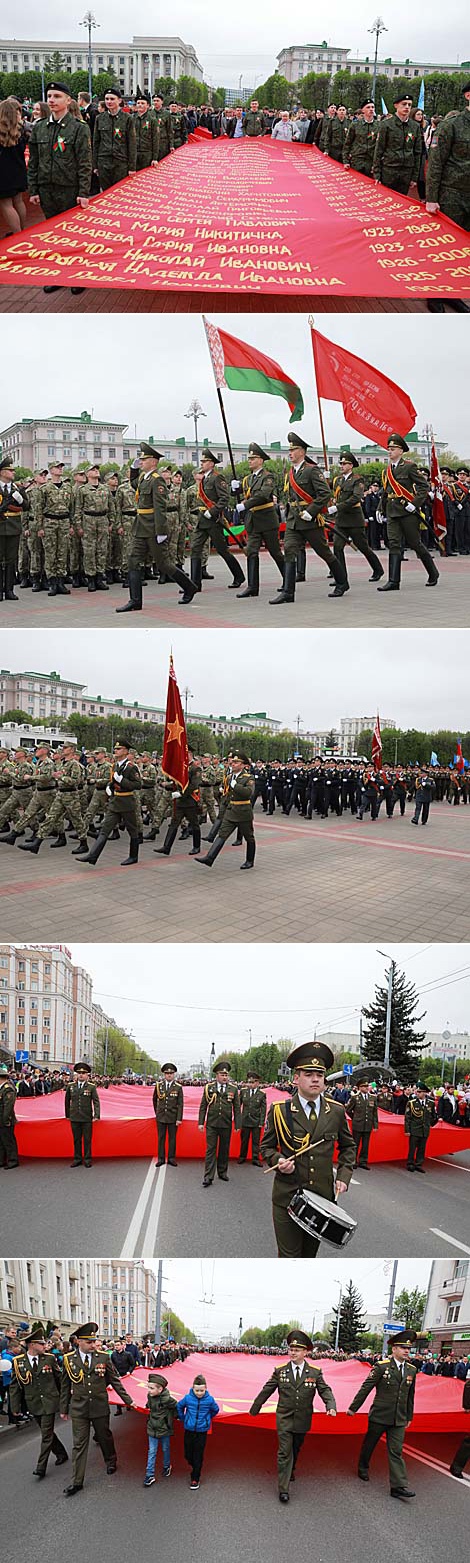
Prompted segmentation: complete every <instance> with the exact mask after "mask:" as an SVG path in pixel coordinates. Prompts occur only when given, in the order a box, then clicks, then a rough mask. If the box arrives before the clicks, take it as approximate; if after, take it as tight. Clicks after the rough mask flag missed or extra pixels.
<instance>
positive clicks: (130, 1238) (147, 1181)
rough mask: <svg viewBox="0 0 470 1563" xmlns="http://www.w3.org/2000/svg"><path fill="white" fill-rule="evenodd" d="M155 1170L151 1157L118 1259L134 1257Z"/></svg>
mask: <svg viewBox="0 0 470 1563" xmlns="http://www.w3.org/2000/svg"><path fill="white" fill-rule="evenodd" d="M156 1171H157V1169H156V1166H155V1163H154V1161H153V1158H152V1161H151V1162H149V1166H148V1169H147V1174H146V1177H145V1178H144V1182H143V1184H142V1188H141V1190H140V1194H139V1198H138V1200H137V1204H136V1207H135V1210H134V1214H133V1216H132V1219H131V1221H130V1224H129V1227H128V1230H127V1232H126V1236H125V1238H124V1242H123V1245H122V1248H121V1252H120V1255H119V1258H120V1259H134V1257H135V1255H134V1250H135V1245H136V1242H137V1238H138V1236H139V1232H140V1228H141V1226H142V1222H143V1219H144V1215H145V1211H146V1209H147V1203H148V1198H149V1194H150V1189H151V1186H152V1183H153V1180H154V1178H155V1174H156ZM137 1257H138V1258H140V1257H141V1256H140V1254H139V1255H138V1256H137Z"/></svg>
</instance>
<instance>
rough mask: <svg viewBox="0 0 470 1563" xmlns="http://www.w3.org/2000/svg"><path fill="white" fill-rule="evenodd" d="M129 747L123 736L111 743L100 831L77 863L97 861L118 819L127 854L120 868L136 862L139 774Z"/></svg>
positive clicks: (137, 848) (137, 852)
mask: <svg viewBox="0 0 470 1563" xmlns="http://www.w3.org/2000/svg"><path fill="white" fill-rule="evenodd" d="M131 748H132V744H129V743H127V739H125V738H120V739H119V741H118V743H117V744H115V746H114V763H113V764H112V765H111V767H110V773H109V781H108V785H107V788H106V794H105V796H107V798H108V803H107V808H106V813H105V816H104V820H102V822H101V825H100V833H99V836H98V839H97V841H96V842H95V845H94V847H93V848H92V851H91V852H88V851H87V852H86V853H85V854H84V853H83V852H82V853H80V855H79V854H77V863H97V862H98V858H99V857H101V853H102V852H103V850H104V848H105V846H106V842H107V841H108V839H109V836H110V835H111V834H112V832H113V830H115V828H116V826H117V825H119V824H120V823H121V822H122V823H123V824H124V825H125V827H126V830H127V832H128V835H129V857H126V858H124V859H123V861H122V863H121V868H128V867H129V866H130V865H131V864H134V863H137V862H138V857H139V825H138V818H137V807H136V799H135V794H136V793H138V792H139V791H140V788H141V786H142V777H141V774H140V771H139V768H138V766H137V765H135V763H134V761H133V760H131V759H130V756H129V750H130V749H131Z"/></svg>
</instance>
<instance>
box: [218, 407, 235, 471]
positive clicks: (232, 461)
mask: <svg viewBox="0 0 470 1563" xmlns="http://www.w3.org/2000/svg"><path fill="white" fill-rule="evenodd" d="M216 391H217V398H218V403H219V407H220V411H221V415H222V423H223V426H224V429H225V438H226V441H227V445H228V454H229V460H230V466H231V468H232V477H234V478H235V481H236V477H237V474H236V471H235V462H234V459H233V450H232V445H231V440H230V435H229V432H228V423H227V419H226V416H225V407H224V404H223V399H222V392H221V389H220V385H217V386H216Z"/></svg>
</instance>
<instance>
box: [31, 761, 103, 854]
mask: <svg viewBox="0 0 470 1563" xmlns="http://www.w3.org/2000/svg"><path fill="white" fill-rule="evenodd" d="M59 761H60V768H59V770H58V773H57V792H56V794H55V796H54V797H53V799H52V802H51V805H50V808H49V809H48V811H47V814H46V815H45V817H44V819H43V820H42V821H41V823H40V824H39V825H38V826H37V829H36V832H35V835H34V836H33V837H32V839H31V841H20V842H19V847H20V851H21V852H33V853H34V855H35V856H37V854H38V852H39V849H40V847H41V845H42V842H43V841H44V840H45V837H46V836H55V835H56V836H57V840H56V841H54V842H51V851H52V850H53V848H54V847H66V846H67V837H66V834H65V826H66V824H67V821H68V820H70V821H71V823H72V825H73V826H74V829H75V830H76V832H77V835H78V837H79V840H80V847H81V850H82V852H86V851H88V842H87V839H86V836H85V826H84V823H83V819H82V811H81V807H80V798H79V789H80V787H81V783H82V767H81V765H80V761H79V760H78V759H77V746H76V744H73V743H65V744H64V745H63V748H62V750H61V754H60V756H59ZM26 816H27V811H26V814H25V815H24V816H23V820H22V824H23V825H24V824H25V823H26Z"/></svg>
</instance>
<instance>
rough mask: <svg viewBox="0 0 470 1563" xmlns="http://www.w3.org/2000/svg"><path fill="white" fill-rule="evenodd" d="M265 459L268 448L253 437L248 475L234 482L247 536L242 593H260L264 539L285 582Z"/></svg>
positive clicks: (272, 480)
mask: <svg viewBox="0 0 470 1563" xmlns="http://www.w3.org/2000/svg"><path fill="white" fill-rule="evenodd" d="M265 461H269V456H267V455H266V451H264V450H262V449H261V446H260V445H256V444H255V442H254V440H252V442H251V445H249V446H248V464H249V468H250V473H249V477H244V478H243V484H241V483H239V482H238V479H236V478H235V479H234V481H233V483H232V493H234V494H239V493H240V489H241V490H242V494H243V498H242V499H241V500H240V501H239V503H238V504H237V505H236V512H237V515H238V516H239V517H240V518H241V517H243V521H244V525H245V529H246V534H247V538H248V544H247V550H246V557H247V573H248V586H247V588H246V591H244V592H238V594H237V595H238V596H239V597H259V551H260V548H261V544H262V543H264V544H265V547H266V548H267V551H268V554H271V558H272V559H274V563H275V564H277V567H278V570H279V573H280V576H281V579H282V582H283V583H284V558H283V554H282V550H281V547H280V543H279V530H278V528H279V522H278V515H277V508H276V504H275V493H274V478H273V476H272V473H271V472H267V471H266V468H265V466H264V462H265Z"/></svg>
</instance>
